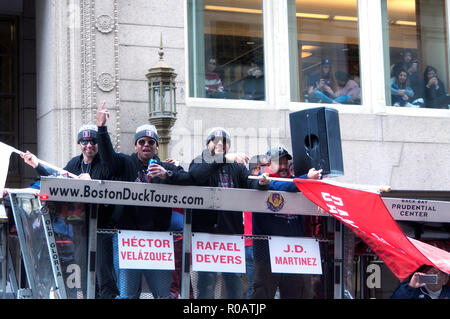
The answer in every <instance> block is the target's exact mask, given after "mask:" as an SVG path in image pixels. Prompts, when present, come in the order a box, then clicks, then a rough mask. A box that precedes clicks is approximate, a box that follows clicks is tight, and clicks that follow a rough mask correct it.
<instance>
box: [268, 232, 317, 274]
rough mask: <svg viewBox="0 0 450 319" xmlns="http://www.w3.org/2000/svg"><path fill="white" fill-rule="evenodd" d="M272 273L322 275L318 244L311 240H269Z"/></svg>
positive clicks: (288, 238)
mask: <svg viewBox="0 0 450 319" xmlns="http://www.w3.org/2000/svg"><path fill="white" fill-rule="evenodd" d="M269 249H270V264H271V267H272V272H273V273H290V274H319V275H321V274H322V262H321V258H320V247H319V242H318V241H317V240H315V239H313V238H298V237H275V236H272V237H271V238H269Z"/></svg>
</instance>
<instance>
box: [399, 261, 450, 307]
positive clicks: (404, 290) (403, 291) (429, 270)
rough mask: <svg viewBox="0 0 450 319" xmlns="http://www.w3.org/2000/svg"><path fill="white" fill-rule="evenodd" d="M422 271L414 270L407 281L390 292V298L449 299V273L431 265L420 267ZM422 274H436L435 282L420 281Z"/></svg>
mask: <svg viewBox="0 0 450 319" xmlns="http://www.w3.org/2000/svg"><path fill="white" fill-rule="evenodd" d="M422 268H423V269H422V272H421V271H417V272H415V273H414V274H413V275H412V276H411V278H410V279H409V281H406V282H404V283H402V284H401V285H400V286H399V287H398V288H397V289H396V290H395V291H394V293H393V294H392V296H391V299H449V298H450V286H448V278H449V275H448V274H446V273H445V272H443V271H441V270H439V269H437V268H435V267H431V266H424V267H422ZM423 274H429V275H437V283H436V284H425V283H420V280H419V277H420V276H421V275H423Z"/></svg>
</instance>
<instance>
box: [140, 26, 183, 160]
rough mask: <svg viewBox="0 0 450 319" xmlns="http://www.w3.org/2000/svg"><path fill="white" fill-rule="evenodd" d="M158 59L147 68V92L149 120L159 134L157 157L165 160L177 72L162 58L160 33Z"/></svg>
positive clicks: (174, 119)
mask: <svg viewBox="0 0 450 319" xmlns="http://www.w3.org/2000/svg"><path fill="white" fill-rule="evenodd" d="M158 54H159V61H158V63H157V64H156V65H155V66H153V67H152V68H150V69H149V70H148V73H147V74H146V77H147V79H148V93H149V122H150V123H151V124H153V125H155V127H156V129H157V130H158V136H159V157H160V158H161V160H165V159H167V157H168V149H167V147H168V144H169V142H170V129H171V128H172V127H173V125H174V124H175V121H176V120H177V116H176V115H177V112H176V98H175V96H176V94H175V93H176V92H175V91H176V85H175V78H176V76H177V74H176V73H175V72H174V69H173V68H172V67H171V66H170V65H168V64H167V63H166V62H164V60H163V56H164V51H163V47H162V35H161V40H160V46H159V51H158Z"/></svg>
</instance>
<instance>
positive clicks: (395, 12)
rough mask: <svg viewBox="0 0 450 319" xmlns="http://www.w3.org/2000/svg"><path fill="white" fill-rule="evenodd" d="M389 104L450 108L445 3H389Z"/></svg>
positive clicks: (431, 0) (436, 0)
mask: <svg viewBox="0 0 450 319" xmlns="http://www.w3.org/2000/svg"><path fill="white" fill-rule="evenodd" d="M385 11H387V12H385V13H384V15H385V17H384V23H385V24H384V26H385V28H387V29H388V32H386V33H388V34H389V57H388V58H389V61H390V62H389V64H387V67H389V68H390V69H389V70H386V72H388V73H389V74H390V86H389V87H390V92H389V94H387V95H388V97H389V98H390V101H388V103H387V104H388V105H392V106H400V107H415V108H419V107H427V108H441V109H448V108H449V105H450V97H449V96H448V94H447V93H448V89H449V86H448V85H449V77H448V74H449V70H448V44H447V38H446V36H447V35H446V27H445V26H446V19H445V1H444V0H426V1H425V0H387V1H386V10H385Z"/></svg>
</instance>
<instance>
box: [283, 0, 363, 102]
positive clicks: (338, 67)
mask: <svg viewBox="0 0 450 319" xmlns="http://www.w3.org/2000/svg"><path fill="white" fill-rule="evenodd" d="M288 21H289V37H290V63H291V70H298V72H292V75H291V92H292V93H291V96H292V100H293V101H297V102H299V101H301V102H312V103H339V104H361V89H360V77H359V34H358V10H357V1H356V0H343V1H332V0H324V1H313V0H295V1H294V0H290V1H289V18H288Z"/></svg>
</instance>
